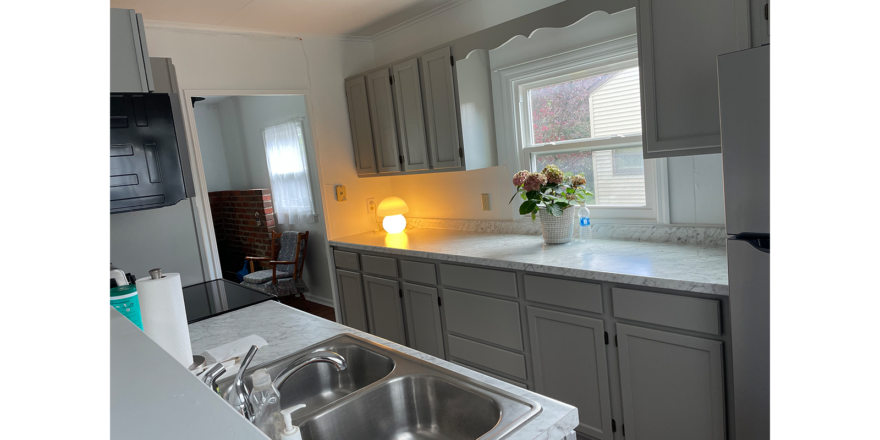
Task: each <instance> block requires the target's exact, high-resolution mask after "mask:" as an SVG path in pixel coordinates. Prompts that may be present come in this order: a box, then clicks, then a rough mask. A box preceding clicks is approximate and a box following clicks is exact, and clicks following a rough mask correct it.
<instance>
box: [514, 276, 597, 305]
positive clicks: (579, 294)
mask: <svg viewBox="0 0 880 440" xmlns="http://www.w3.org/2000/svg"><path fill="white" fill-rule="evenodd" d="M525 286H526V299H527V300H529V301H535V302H540V303H544V304H552V305H554V306H560V307H566V308H569V309H575V310H583V311H585V312H593V313H602V285H601V284H593V283H585V282H581V281H572V280H560V279H556V278H547V277H539V276H535V275H526V276H525Z"/></svg>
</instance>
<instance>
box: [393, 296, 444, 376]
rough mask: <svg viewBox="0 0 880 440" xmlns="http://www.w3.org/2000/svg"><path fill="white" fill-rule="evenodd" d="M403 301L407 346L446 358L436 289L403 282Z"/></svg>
mask: <svg viewBox="0 0 880 440" xmlns="http://www.w3.org/2000/svg"><path fill="white" fill-rule="evenodd" d="M403 303H404V311H405V312H406V330H407V334H408V335H409V347H410V348H415V349H416V350H418V351H421V352H423V353H428V354H430V355H432V356H436V357H438V358H440V359H446V355H445V350H444V349H443V330H442V327H441V325H440V305H439V303H438V295H437V289H436V288H434V287H425V286H417V285H415V284H409V283H403Z"/></svg>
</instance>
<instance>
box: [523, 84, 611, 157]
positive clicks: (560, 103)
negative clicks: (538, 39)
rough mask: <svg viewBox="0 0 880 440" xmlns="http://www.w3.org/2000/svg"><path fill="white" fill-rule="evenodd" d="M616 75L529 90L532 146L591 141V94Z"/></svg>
mask: <svg viewBox="0 0 880 440" xmlns="http://www.w3.org/2000/svg"><path fill="white" fill-rule="evenodd" d="M616 74H617V72H611V73H606V74H604V75H596V76H591V77H589V78H582V79H577V80H574V81H567V82H564V83H559V84H553V85H549V86H545V87H540V88H536V89H532V90H529V105H530V107H531V111H532V135H533V137H534V138H533V143H535V144H543V143H547V142H559V141H568V140H573V139H586V138H590V137H592V136H591V133H590V93H593V92H594V91H596V90H597V89H598V88H599V87H601V86H602V85H603V84H605V83H606V82H608V80H609V79H611V78H612V77H613V76H614V75H616Z"/></svg>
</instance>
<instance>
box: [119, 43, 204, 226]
mask: <svg viewBox="0 0 880 440" xmlns="http://www.w3.org/2000/svg"><path fill="white" fill-rule="evenodd" d="M152 60H155V61H158V60H157V59H155V58H153V59H152ZM155 61H154V62H155ZM169 64H170V60H169ZM154 66H155V65H154ZM155 70H156V69H154V75H155V74H156V73H157V72H155ZM171 73H172V74H173V70H172V71H171ZM175 82H176V81H175ZM193 195H195V191H194V189H193V180H192V171H191V169H190V161H189V151H188V149H187V144H186V136H185V134H184V127H183V115H182V111H181V106H180V98H179V95H178V94H177V93H158V92H153V93H112V92H111V93H110V213H111V214H112V213H118V212H128V211H138V210H143V209H152V208H161V207H164V206H171V205H174V204H176V203H178V202H180V201H181V200H183V199H186V198H188V197H192V196H193Z"/></svg>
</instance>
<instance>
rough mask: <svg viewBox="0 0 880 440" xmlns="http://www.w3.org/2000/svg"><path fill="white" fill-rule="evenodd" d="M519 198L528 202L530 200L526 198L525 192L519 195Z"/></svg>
mask: <svg viewBox="0 0 880 440" xmlns="http://www.w3.org/2000/svg"><path fill="white" fill-rule="evenodd" d="M519 196H520V197H522V199H523V200H528V199H529V198H528V197H527V196H526V192H525V191H523V192H521V193H519Z"/></svg>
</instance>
